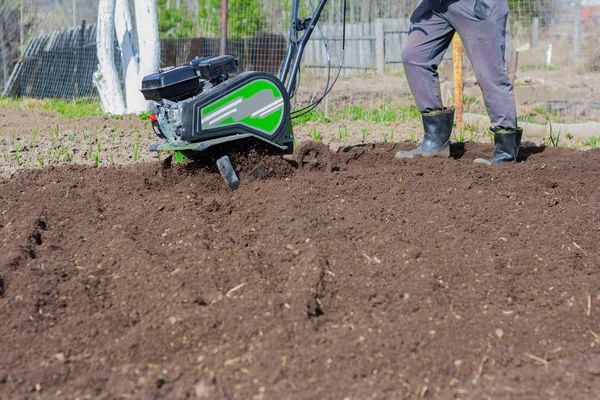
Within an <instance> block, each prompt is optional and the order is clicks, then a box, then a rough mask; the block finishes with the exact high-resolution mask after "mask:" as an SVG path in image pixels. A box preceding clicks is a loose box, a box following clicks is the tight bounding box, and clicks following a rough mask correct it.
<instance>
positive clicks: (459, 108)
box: [452, 33, 464, 129]
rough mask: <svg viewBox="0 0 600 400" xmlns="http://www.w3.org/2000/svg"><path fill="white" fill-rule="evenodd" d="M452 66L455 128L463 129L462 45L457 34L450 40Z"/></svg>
mask: <svg viewBox="0 0 600 400" xmlns="http://www.w3.org/2000/svg"><path fill="white" fill-rule="evenodd" d="M452 66H453V71H454V74H453V76H454V108H455V111H454V113H455V116H454V120H455V121H456V127H457V128H458V129H462V127H463V111H464V104H463V68H462V44H461V42H460V37H459V36H458V33H455V34H454V37H453V38H452Z"/></svg>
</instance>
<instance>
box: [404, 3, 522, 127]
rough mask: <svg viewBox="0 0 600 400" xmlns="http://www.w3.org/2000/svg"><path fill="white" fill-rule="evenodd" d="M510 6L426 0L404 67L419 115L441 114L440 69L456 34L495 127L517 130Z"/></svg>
mask: <svg viewBox="0 0 600 400" xmlns="http://www.w3.org/2000/svg"><path fill="white" fill-rule="evenodd" d="M507 17H508V1H507V0H422V1H421V3H419V5H418V6H417V8H416V9H415V11H414V12H413V14H412V15H411V17H410V22H411V24H410V31H409V34H408V43H407V45H406V46H405V48H404V50H403V52H402V63H403V64H404V70H405V72H406V77H407V79H408V83H409V85H410V90H411V92H412V93H413V96H414V97H415V101H416V103H417V108H418V109H419V111H421V112H425V111H432V110H439V109H442V108H443V104H442V96H441V93H440V82H439V76H438V73H437V68H438V65H439V63H440V62H441V61H442V57H443V56H444V53H445V52H446V50H447V49H448V47H449V46H450V43H451V41H452V37H453V36H454V32H458V34H459V35H460V38H461V39H462V42H463V45H464V48H465V51H466V53H467V56H468V57H469V59H470V60H471V64H472V65H473V68H474V69H475V74H476V77H477V82H478V84H479V86H480V87H481V90H482V92H483V98H484V101H485V106H486V108H487V111H488V114H489V116H490V119H491V122H492V125H493V126H494V127H498V128H505V129H510V128H516V127H517V113H516V110H515V101H514V97H513V87H512V85H511V83H510V81H509V79H508V76H507V74H506V62H505V60H504V48H505V35H506V20H507Z"/></svg>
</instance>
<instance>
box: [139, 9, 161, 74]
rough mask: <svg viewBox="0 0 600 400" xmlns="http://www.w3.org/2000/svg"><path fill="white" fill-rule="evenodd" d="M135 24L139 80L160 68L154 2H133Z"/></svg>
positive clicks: (156, 17)
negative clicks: (138, 57)
mask: <svg viewBox="0 0 600 400" xmlns="http://www.w3.org/2000/svg"><path fill="white" fill-rule="evenodd" d="M135 22H136V28H137V37H138V45H139V54H140V60H139V65H140V75H139V76H140V78H143V77H145V76H147V75H150V74H153V73H155V72H157V71H158V69H159V67H160V42H159V40H158V15H157V13H156V0H135Z"/></svg>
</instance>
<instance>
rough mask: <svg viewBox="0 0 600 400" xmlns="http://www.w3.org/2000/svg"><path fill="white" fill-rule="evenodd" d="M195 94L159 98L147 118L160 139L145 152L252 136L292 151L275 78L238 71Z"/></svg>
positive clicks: (282, 93)
mask: <svg viewBox="0 0 600 400" xmlns="http://www.w3.org/2000/svg"><path fill="white" fill-rule="evenodd" d="M196 93H198V94H196V95H193V96H192V97H189V98H185V99H183V100H179V99H165V98H162V99H160V104H159V106H158V107H155V108H154V110H153V114H152V116H151V120H152V126H153V128H154V131H155V132H156V134H157V135H158V136H159V137H161V138H163V139H165V142H164V143H162V144H155V145H152V146H151V147H150V150H153V151H161V150H176V151H203V150H206V149H207V148H209V147H211V146H213V145H217V144H221V143H225V142H229V141H233V140H240V139H244V138H250V137H253V138H257V139H260V140H263V141H265V142H267V143H269V144H271V145H274V146H276V147H278V148H279V149H281V150H283V151H285V152H289V153H291V152H292V151H293V140H294V138H293V133H292V130H291V126H290V98H289V95H288V93H287V91H286V89H285V87H284V86H283V84H282V83H281V81H280V80H279V79H278V78H277V77H276V76H274V75H272V74H269V73H266V72H256V71H253V72H244V73H241V74H239V75H236V76H234V77H232V78H230V79H227V80H226V81H224V82H222V83H219V84H217V85H215V86H213V87H211V88H209V89H206V90H202V88H199V89H198V90H197V92H196Z"/></svg>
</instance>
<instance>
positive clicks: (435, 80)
mask: <svg viewBox="0 0 600 400" xmlns="http://www.w3.org/2000/svg"><path fill="white" fill-rule="evenodd" d="M445 11H446V6H445V4H444V3H443V2H440V1H439V0H423V1H422V2H421V3H420V4H419V6H417V8H416V9H415V11H414V12H413V14H412V15H411V18H410V22H411V25H410V30H409V33H408V41H407V44H406V46H405V48H404V50H403V51H402V64H403V65H404V71H405V72H406V78H407V80H408V84H409V86H410V90H411V92H412V94H413V97H414V99H415V103H416V105H417V108H418V109H419V111H420V112H421V113H422V118H423V129H424V136H423V141H422V142H421V145H420V146H419V147H418V148H417V149H416V150H412V151H400V152H398V153H396V158H412V157H414V156H415V155H422V156H441V157H448V156H449V155H450V133H451V132H452V125H453V124H454V109H445V108H444V106H443V104H442V96H441V91H440V82H439V75H438V72H437V69H438V65H439V63H440V62H441V61H442V57H443V56H444V53H445V51H446V50H447V49H448V47H449V45H450V42H451V40H452V36H453V35H454V28H452V26H451V25H450V24H449V23H448V21H447V19H446V18H445V17H444V12H445Z"/></svg>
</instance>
